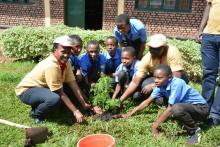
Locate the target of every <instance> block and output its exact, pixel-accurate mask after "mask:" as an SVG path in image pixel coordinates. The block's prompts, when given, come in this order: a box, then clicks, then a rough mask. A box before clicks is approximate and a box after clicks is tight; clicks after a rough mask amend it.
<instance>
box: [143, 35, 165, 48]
mask: <svg viewBox="0 0 220 147" xmlns="http://www.w3.org/2000/svg"><path fill="white" fill-rule="evenodd" d="M147 45H148V46H150V47H152V48H158V47H161V46H166V45H167V39H166V37H165V36H164V35H163V34H155V35H153V36H151V38H150V41H149V42H148V43H147Z"/></svg>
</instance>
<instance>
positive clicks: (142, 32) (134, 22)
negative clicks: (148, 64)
mask: <svg viewBox="0 0 220 147" xmlns="http://www.w3.org/2000/svg"><path fill="white" fill-rule="evenodd" d="M130 27H131V29H130V31H129V32H128V33H126V34H122V33H120V32H119V30H118V28H117V26H116V27H115V28H114V34H115V37H116V38H117V40H118V42H119V43H121V42H122V40H124V39H123V37H125V38H126V39H128V40H132V41H133V40H137V39H140V40H141V42H146V40H147V33H146V29H145V26H144V24H143V23H142V22H141V21H140V20H138V19H130Z"/></svg>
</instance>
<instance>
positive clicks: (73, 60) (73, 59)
mask: <svg viewBox="0 0 220 147" xmlns="http://www.w3.org/2000/svg"><path fill="white" fill-rule="evenodd" d="M69 62H70V63H71V65H72V70H73V71H74V72H75V71H76V70H77V69H80V68H79V58H78V56H75V55H71V56H70V58H69Z"/></svg>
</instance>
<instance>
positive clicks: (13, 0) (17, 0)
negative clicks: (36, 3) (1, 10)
mask: <svg viewBox="0 0 220 147" xmlns="http://www.w3.org/2000/svg"><path fill="white" fill-rule="evenodd" d="M31 2H33V0H0V3H21V4H22V3H24V4H25V3H31Z"/></svg>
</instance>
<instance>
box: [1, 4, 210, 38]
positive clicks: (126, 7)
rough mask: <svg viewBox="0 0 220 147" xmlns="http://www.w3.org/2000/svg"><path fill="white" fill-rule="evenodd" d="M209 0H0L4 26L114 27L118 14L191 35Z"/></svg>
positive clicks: (158, 30) (164, 30) (152, 30)
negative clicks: (63, 25) (62, 24)
mask: <svg viewBox="0 0 220 147" xmlns="http://www.w3.org/2000/svg"><path fill="white" fill-rule="evenodd" d="M205 4H206V2H205V0H0V27H11V26H17V25H29V26H44V25H46V26H48V25H53V24H57V23H64V24H66V25H69V26H80V27H83V28H85V29H108V30H112V29H113V28H114V19H115V17H116V16H117V15H118V14H121V13H127V14H129V16H130V17H131V18H137V19H140V20H141V21H142V22H143V23H144V24H146V27H147V31H148V34H154V33H163V34H165V35H167V36H170V37H181V38H191V37H193V35H194V33H195V31H196V29H197V28H198V26H199V24H200V22H201V19H202V14H203V11H204V7H205Z"/></svg>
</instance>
